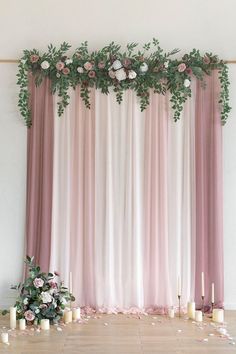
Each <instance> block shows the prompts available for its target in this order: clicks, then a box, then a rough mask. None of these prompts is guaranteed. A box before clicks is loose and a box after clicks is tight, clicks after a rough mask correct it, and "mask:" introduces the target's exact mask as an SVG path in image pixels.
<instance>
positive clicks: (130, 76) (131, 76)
mask: <svg viewBox="0 0 236 354" xmlns="http://www.w3.org/2000/svg"><path fill="white" fill-rule="evenodd" d="M128 76H129V79H135V78H136V76H137V74H136V72H135V71H134V70H129V74H128Z"/></svg>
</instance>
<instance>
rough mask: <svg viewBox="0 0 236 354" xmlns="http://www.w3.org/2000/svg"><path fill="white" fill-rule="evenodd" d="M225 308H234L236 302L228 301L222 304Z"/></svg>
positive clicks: (235, 307)
mask: <svg viewBox="0 0 236 354" xmlns="http://www.w3.org/2000/svg"><path fill="white" fill-rule="evenodd" d="M224 307H225V310H236V302H230V303H225V304H224Z"/></svg>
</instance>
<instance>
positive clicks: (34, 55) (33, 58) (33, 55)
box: [30, 54, 39, 63]
mask: <svg viewBox="0 0 236 354" xmlns="http://www.w3.org/2000/svg"><path fill="white" fill-rule="evenodd" d="M38 60H39V56H38V55H37V54H32V55H31V56H30V61H31V63H37V61H38Z"/></svg>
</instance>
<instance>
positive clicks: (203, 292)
mask: <svg viewBox="0 0 236 354" xmlns="http://www.w3.org/2000/svg"><path fill="white" fill-rule="evenodd" d="M203 296H205V284H204V272H202V297H203Z"/></svg>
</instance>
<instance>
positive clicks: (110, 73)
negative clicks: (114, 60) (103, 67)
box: [108, 70, 116, 79]
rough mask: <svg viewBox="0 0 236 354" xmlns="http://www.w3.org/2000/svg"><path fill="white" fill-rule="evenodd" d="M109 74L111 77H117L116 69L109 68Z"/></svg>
mask: <svg viewBox="0 0 236 354" xmlns="http://www.w3.org/2000/svg"><path fill="white" fill-rule="evenodd" d="M108 75H109V76H110V78H111V79H115V77H116V74H115V71H113V70H109V72H108Z"/></svg>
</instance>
